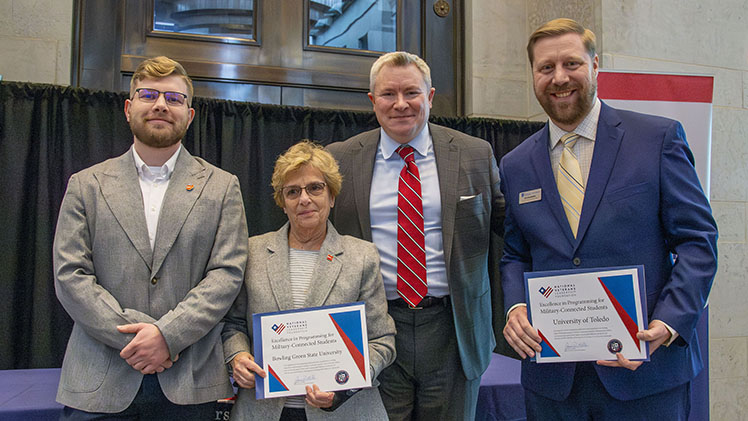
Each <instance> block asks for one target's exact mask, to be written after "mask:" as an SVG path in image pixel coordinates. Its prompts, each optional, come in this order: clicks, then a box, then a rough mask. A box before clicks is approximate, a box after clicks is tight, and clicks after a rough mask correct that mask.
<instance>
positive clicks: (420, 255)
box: [397, 146, 428, 307]
mask: <svg viewBox="0 0 748 421" xmlns="http://www.w3.org/2000/svg"><path fill="white" fill-rule="evenodd" d="M397 153H398V154H399V155H400V157H402V158H403V160H404V161H405V166H403V169H402V170H401V171H400V182H399V183H398V195H397V293H398V294H400V297H402V299H403V300H405V301H406V302H407V303H408V304H409V305H410V306H411V307H416V306H417V305H418V304H419V303H420V302H421V300H422V299H423V297H424V296H426V293H427V292H428V286H427V285H426V248H425V242H426V238H425V235H424V233H423V200H422V199H421V176H420V175H419V174H418V167H417V166H416V162H415V152H414V150H413V148H412V147H410V146H401V147H399V148H398V149H397Z"/></svg>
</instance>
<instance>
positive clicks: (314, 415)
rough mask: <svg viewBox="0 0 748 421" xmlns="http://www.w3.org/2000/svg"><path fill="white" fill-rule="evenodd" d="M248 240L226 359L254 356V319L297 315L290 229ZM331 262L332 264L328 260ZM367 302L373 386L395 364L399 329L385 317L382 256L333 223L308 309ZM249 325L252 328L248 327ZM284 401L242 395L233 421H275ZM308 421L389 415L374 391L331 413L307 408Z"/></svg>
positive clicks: (228, 331)
mask: <svg viewBox="0 0 748 421" xmlns="http://www.w3.org/2000/svg"><path fill="white" fill-rule="evenodd" d="M288 227H289V224H288V223H286V224H285V225H284V226H283V227H281V229H280V230H278V231H275V232H269V233H266V234H263V235H258V236H255V237H252V238H250V239H249V259H248V260H247V272H246V274H245V276H244V285H242V291H241V293H240V294H239V296H238V297H237V299H236V302H235V303H234V305H233V306H232V307H231V310H230V311H229V314H228V316H227V317H226V324H225V326H224V330H223V348H224V352H225V356H226V359H227V360H228V359H229V358H231V357H233V356H234V355H235V354H236V353H238V352H240V351H247V352H249V353H251V354H254V352H253V348H252V341H251V338H252V323H251V320H252V314H253V313H265V312H272V311H280V310H290V309H293V299H292V297H291V279H290V276H289V268H288V265H289V260H288V259H289V257H288V253H289V247H288V229H289V228H288ZM328 255H331V256H333V258H332V260H328V258H327V256H328ZM356 301H365V302H366V327H367V329H368V333H369V334H368V338H369V364H370V366H371V375H372V379H374V380H372V382H373V383H372V384H374V385H377V384H378V383H376V377H377V375H379V373H380V372H381V371H382V369H384V368H385V367H387V366H388V365H390V364H391V363H392V362H393V361H394V360H395V323H394V322H393V321H392V318H391V317H390V316H389V314H387V301H386V298H385V295H384V285H383V284H382V275H381V273H380V272H379V253H378V252H377V249H376V247H375V246H374V244H372V243H369V242H366V241H361V240H359V239H356V238H353V237H349V236H341V235H339V234H338V232H337V231H336V230H335V228H334V227H333V226H332V224H331V223H329V222H328V224H327V236H326V237H325V241H324V242H323V243H322V247H321V248H320V252H319V260H318V262H317V265H316V267H315V269H314V274H313V275H312V286H311V287H310V291H309V296H308V297H307V301H306V305H305V307H318V306H325V305H333V304H344V303H351V302H356ZM248 322H249V323H248ZM284 402H285V399H284V398H276V399H264V400H261V401H257V400H255V390H254V389H239V397H238V399H237V400H236V403H235V404H234V408H233V409H232V410H231V418H232V419H252V420H254V419H257V420H277V419H279V418H280V414H281V411H282V410H283V404H284ZM306 413H307V418H308V419H309V420H314V419H326V420H336V419H339V420H352V419H356V420H360V419H361V420H363V419H386V418H387V414H386V412H385V410H384V405H383V404H382V400H381V398H380V397H379V391H378V390H377V388H376V387H372V388H370V389H363V390H361V391H360V392H358V393H357V394H355V395H353V397H351V398H350V399H348V401H346V402H345V403H344V404H343V405H342V406H340V407H339V408H338V409H336V410H335V411H333V412H325V411H321V410H319V409H317V408H314V407H311V406H309V405H307V406H306Z"/></svg>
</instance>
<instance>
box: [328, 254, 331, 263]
mask: <svg viewBox="0 0 748 421" xmlns="http://www.w3.org/2000/svg"><path fill="white" fill-rule="evenodd" d="M327 260H329V261H331V262H332V254H328V255H327Z"/></svg>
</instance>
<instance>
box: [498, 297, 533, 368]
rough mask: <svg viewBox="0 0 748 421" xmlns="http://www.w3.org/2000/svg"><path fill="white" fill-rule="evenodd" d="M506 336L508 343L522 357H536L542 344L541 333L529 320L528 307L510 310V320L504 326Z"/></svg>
mask: <svg viewBox="0 0 748 421" xmlns="http://www.w3.org/2000/svg"><path fill="white" fill-rule="evenodd" d="M504 337H505V338H506V341H507V343H509V345H511V347H512V348H514V350H515V351H517V354H519V356H520V357H522V358H527V357H528V356H529V357H534V356H535V353H536V352H540V351H541V350H542V349H543V348H542V347H541V346H540V335H538V332H537V331H536V330H535V328H533V327H532V325H530V322H529V321H528V320H527V307H526V306H519V307H516V308H514V309H513V310H512V311H510V312H509V320H507V322H506V326H504Z"/></svg>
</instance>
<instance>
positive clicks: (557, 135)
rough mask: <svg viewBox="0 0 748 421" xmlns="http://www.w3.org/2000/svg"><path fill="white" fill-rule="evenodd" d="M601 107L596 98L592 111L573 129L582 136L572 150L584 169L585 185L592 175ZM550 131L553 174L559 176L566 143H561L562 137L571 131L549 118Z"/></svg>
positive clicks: (549, 146)
mask: <svg viewBox="0 0 748 421" xmlns="http://www.w3.org/2000/svg"><path fill="white" fill-rule="evenodd" d="M600 108H601V104H600V100H599V99H597V98H595V104H594V105H593V106H592V109H591V110H590V112H589V113H588V114H587V116H586V117H585V118H584V120H582V122H581V123H579V125H578V126H577V127H576V128H575V129H574V130H573V132H574V133H576V134H578V135H579V136H581V137H580V139H579V140H577V143H575V144H574V147H573V148H572V152H574V155H576V156H577V160H579V168H580V169H581V170H582V181H583V182H584V185H585V186H587V179H588V178H589V176H590V166H591V165H592V153H593V152H594V150H595V137H596V136H597V122H598V121H599V119H600ZM548 132H549V136H548V137H549V143H548V148H549V150H550V152H551V169H552V170H553V176H554V177H556V178H558V166H559V163H560V162H561V153H562V152H563V151H564V145H562V144H561V137H562V136H563V135H565V134H566V133H569V132H567V131H565V130H564V129H562V128H560V127H558V126H557V125H556V124H555V123H554V122H553V121H552V120H548ZM557 181H558V180H557Z"/></svg>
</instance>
